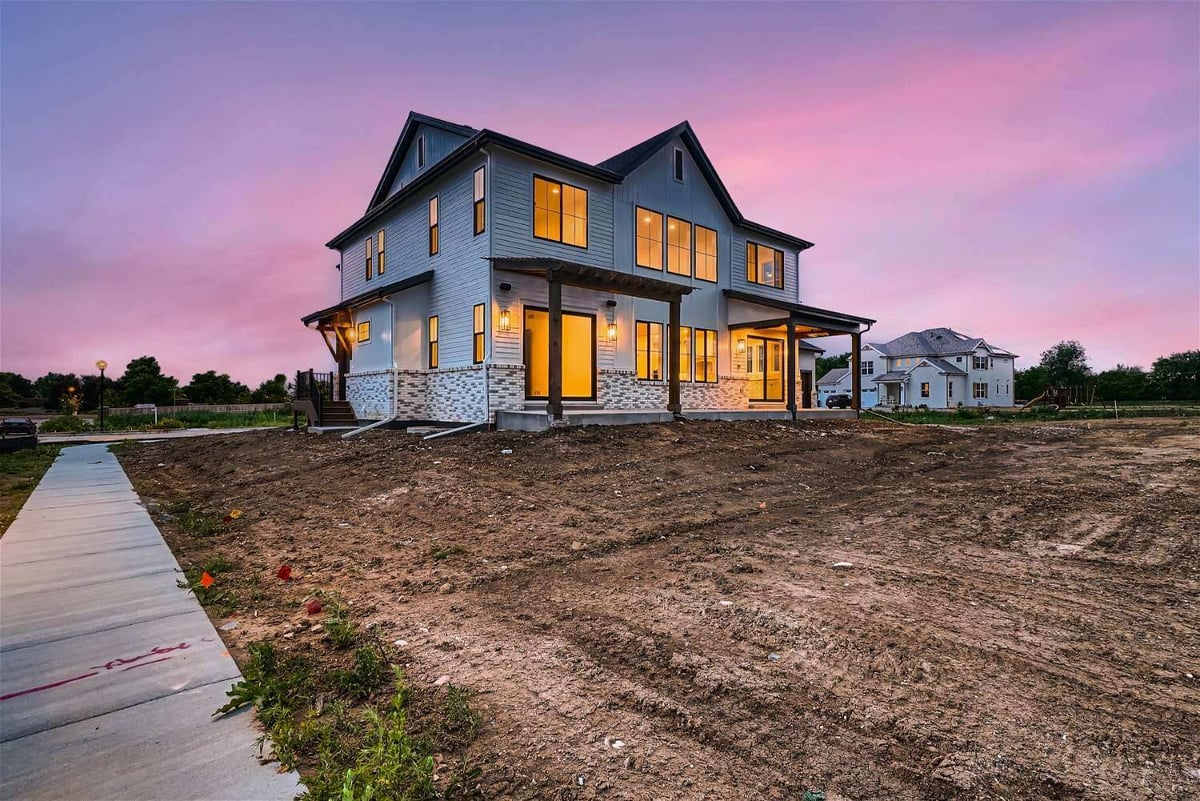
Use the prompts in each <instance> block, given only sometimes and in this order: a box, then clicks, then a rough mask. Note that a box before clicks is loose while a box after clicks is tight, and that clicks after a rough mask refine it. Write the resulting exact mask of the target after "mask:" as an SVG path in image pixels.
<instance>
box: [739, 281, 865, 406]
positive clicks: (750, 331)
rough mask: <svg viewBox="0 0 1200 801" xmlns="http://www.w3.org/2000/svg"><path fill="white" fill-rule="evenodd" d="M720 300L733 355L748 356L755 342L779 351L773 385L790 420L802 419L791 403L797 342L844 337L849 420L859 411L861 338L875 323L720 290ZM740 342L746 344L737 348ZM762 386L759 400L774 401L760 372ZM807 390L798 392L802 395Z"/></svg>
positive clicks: (767, 378) (794, 399)
mask: <svg viewBox="0 0 1200 801" xmlns="http://www.w3.org/2000/svg"><path fill="white" fill-rule="evenodd" d="M724 294H725V298H726V301H727V304H728V309H727V317H728V320H729V330H730V332H731V333H733V335H734V337H735V339H737V338H738V337H739V336H740V337H741V339H740V340H739V344H738V345H737V347H736V351H737V352H738V353H739V354H742V353H746V352H749V351H750V350H751V348H752V347H757V346H758V345H757V342H758V341H762V342H763V343H764V346H766V347H768V348H772V349H774V348H778V349H779V350H780V351H782V353H780V354H779V355H781V356H782V355H783V354H786V358H785V359H784V366H783V369H781V370H779V371H778V373H779V374H780V376H779V379H780V381H781V382H782V384H783V386H782V387H781V389H782V390H783V391H782V393H780V394H781V395H782V397H780V398H779V400H780V401H781V402H782V403H783V404H784V408H785V409H786V412H787V414H788V416H789V418H790V419H792V420H796V419H800V415H801V414H802V410H801V409H800V408H799V407H800V404H798V403H797V397H798V392H797V383H798V381H797V372H798V370H797V352H798V350H799V348H800V340H801V338H804V339H820V338H823V337H830V336H843V335H845V336H849V337H850V372H851V375H852V376H853V378H852V380H853V391H852V394H851V398H852V403H851V408H852V410H853V411H852V412H851V414H852V415H856V414H857V413H858V412H859V411H860V410H861V408H862V366H861V360H862V353H861V351H862V335H863V333H865V332H866V331H868V330H870V328H871V326H872V325H874V323H875V321H874V320H872V319H869V318H866V317H858V316H856V315H852V314H845V313H843V312H834V311H829V310H827V309H818V308H816V307H813V306H805V305H803V304H800V303H791V302H788V301H784V300H776V299H773V298H766V297H762V296H760V295H753V294H750V293H747V292H740V291H738V290H734V289H726V290H724ZM743 341H745V342H747V343H749V344H745V345H743V344H742V342H743ZM768 343H777V344H768ZM762 380H763V382H764V392H763V396H762V397H763V400H764V401H766V400H774V399H775V398H776V395H775V394H773V393H771V392H770V391H769V389H770V388H769V387H768V385H767V382H768V381H770V380H772V376H770V375H768V374H767V371H766V370H764V371H763V379H762ZM810 389H811V388H802V391H809V390H810ZM803 411H804V412H808V411H813V412H816V413H818V414H821V415H822V416H826V415H827V414H828V412H823V411H820V410H803Z"/></svg>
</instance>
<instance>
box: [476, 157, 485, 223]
mask: <svg viewBox="0 0 1200 801" xmlns="http://www.w3.org/2000/svg"><path fill="white" fill-rule="evenodd" d="M485 177H486V176H485V175H484V168H483V167H480V168H479V169H478V170H476V171H475V195H474V197H475V235H476V236H479V235H480V234H482V233H483V230H484V228H485V227H486V226H487V200H486V197H485V194H484V193H485V192H486V189H485V185H486V181H485V180H484V178H485Z"/></svg>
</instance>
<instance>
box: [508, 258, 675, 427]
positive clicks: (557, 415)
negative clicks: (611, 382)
mask: <svg viewBox="0 0 1200 801" xmlns="http://www.w3.org/2000/svg"><path fill="white" fill-rule="evenodd" d="M491 262H492V266H493V268H494V269H496V270H497V271H503V272H509V273H514V274H519V275H529V276H534V277H537V278H542V279H545V281H546V287H547V295H546V308H545V311H544V312H542V311H541V310H540V309H532V307H527V311H526V313H527V314H530V313H532V314H534V315H537V324H538V329H537V330H538V331H541V330H543V327H544V331H545V336H544V342H545V344H544V345H543V338H542V337H541V336H529V337H526V341H525V343H524V347H525V348H526V349H527V350H526V361H527V368H528V370H527V372H528V373H529V374H530V375H527V377H526V380H527V382H529V383H527V386H529V387H532V386H535V385H536V386H537V387H538V389H537V391H530V392H528V393H527V394H528V396H530V397H542V396H543V395H542V387H543V385H542V378H541V370H544V372H545V384H544V393H545V394H544V397H545V402H546V407H545V413H542V414H540V417H541V418H543V419H544V418H546V417H547V416H548V417H549V418H551V419H553V420H555V421H564V415H565V412H566V411H567V409H568V407H567V406H564V398H567V399H568V400H569V399H571V398H574V399H577V400H578V399H584V400H586V399H587V393H586V392H581V391H580V390H579V389H577V388H575V389H572V391H571V392H569V393H567V392H564V386H565V385H566V383H567V382H565V381H564V361H566V362H568V364H567V366H568V367H569V368H571V375H570V376H568V378H569V379H570V383H571V384H572V386H573V387H577V385H578V383H579V381H580V380H584V381H590V382H593V383H591V384H590V386H591V393H590V395H591V400H593V401H594V400H596V390H595V384H594V381H595V371H596V363H595V351H594V347H595V336H596V335H595V332H594V331H591V332H590V333H589V332H588V331H589V330H588V329H587V325H588V320H587V319H585V318H586V317H587V315H578V314H570V313H566V315H565V313H564V311H563V287H564V286H569V287H577V288H580V289H588V290H594V291H597V292H605V293H611V294H617V295H626V296H629V297H634V298H643V299H646V300H653V301H660V302H662V303H665V304H667V308H668V318H669V324H668V331H669V334H668V336H667V348H668V363H669V364H678V363H679V358H680V353H681V349H682V345H681V340H680V331H681V327H680V305H681V302H682V298H683V296H684V295H687V294H690V293H691V291H692V288H691V287H690V286H687V285H684V284H678V283H675V282H672V281H663V280H660V279H657V278H649V277H646V276H639V275H633V274H631V273H624V272H619V271H616V270H610V269H606V268H602V267H593V266H590V265H586V264H579V263H576V262H570V261H564V260H561V259H547V258H529V257H495V258H492V259H491ZM610 305H611V304H610ZM543 316H544V317H543ZM564 316H569V317H570V318H571V320H570V322H571V325H572V327H573V329H574V328H575V327H578V326H580V325H582V326H583V329H582V333H581V334H579V335H578V336H574V338H573V339H574V341H575V342H577V343H585V342H586V343H588V344H587V345H583V347H588V348H591V349H592V352H591V354H586V353H585V354H583V355H582V357H581V358H580V361H583V360H585V358H584V357H586V361H587V362H588V363H589V364H590V369H585V370H582V371H578V370H577V369H576V367H577V365H575V364H574V363H572V360H570V359H564V355H566V356H570V355H571V354H565V351H564ZM594 324H595V323H594V320H592V321H591V325H593V326H594ZM530 330H531V332H532V331H533V329H530ZM531 350H532V351H533V352H531ZM543 359H544V361H543ZM535 367H536V368H540V369H539V371H538V372H539V374H538V375H536V376H535V375H532V374H533V373H534V372H535V371H534V368H535ZM576 373H579V375H576ZM666 384H667V398H666V400H667V402H666V408H665V409H660V410H656V411H653V412H647V410H639V413H650V414H661V415H665V416H669V417H671V418H672V419H673V418H674V417H676V416H678V415H679V414H680V413H681V412H682V409H683V407H682V403H681V401H680V379H679V375H678V371H677V370H668V371H667V376H666ZM570 411H571V414H572V415H573V416H578V415H581V414H585V413H593V414H600V413H608V414H621V412H620V411H619V410H613V411H611V412H605V410H599V409H590V410H584V409H571V410H570ZM500 414H501V413H500V412H497V425H499V424H500V419H499V416H500ZM503 414H506V415H515V417H513V420H514V421H519V420H521V419H523V418H521V417H520V415H524V414H527V413H526V412H504V413H503ZM528 414H533V415H534V416H538V413H536V412H528Z"/></svg>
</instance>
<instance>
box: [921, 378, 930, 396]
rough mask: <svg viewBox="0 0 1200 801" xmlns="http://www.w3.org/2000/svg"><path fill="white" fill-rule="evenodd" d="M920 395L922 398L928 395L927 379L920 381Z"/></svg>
mask: <svg viewBox="0 0 1200 801" xmlns="http://www.w3.org/2000/svg"><path fill="white" fill-rule="evenodd" d="M921 397H922V398H928V397H929V382H928V381H922V382H921Z"/></svg>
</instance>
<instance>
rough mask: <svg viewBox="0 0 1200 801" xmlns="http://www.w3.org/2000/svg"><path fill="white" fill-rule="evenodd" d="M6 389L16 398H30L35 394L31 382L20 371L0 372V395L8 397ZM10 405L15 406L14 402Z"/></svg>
mask: <svg viewBox="0 0 1200 801" xmlns="http://www.w3.org/2000/svg"><path fill="white" fill-rule="evenodd" d="M6 390H7V393H11V395H12V396H13V397H16V398H32V397H35V395H36V393H35V392H34V391H33V382H32V381H30V380H29V379H28V378H26V377H25V376H23V375H21V374H20V373H0V395H3V396H5V397H8V394H7V393H6ZM12 405H13V406H15V405H16V402H15V401H14V402H13V404H12Z"/></svg>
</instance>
